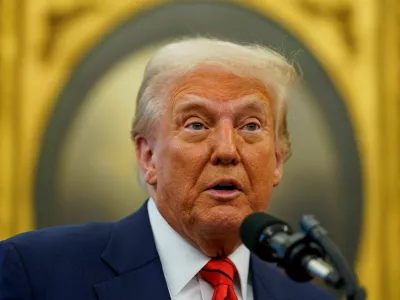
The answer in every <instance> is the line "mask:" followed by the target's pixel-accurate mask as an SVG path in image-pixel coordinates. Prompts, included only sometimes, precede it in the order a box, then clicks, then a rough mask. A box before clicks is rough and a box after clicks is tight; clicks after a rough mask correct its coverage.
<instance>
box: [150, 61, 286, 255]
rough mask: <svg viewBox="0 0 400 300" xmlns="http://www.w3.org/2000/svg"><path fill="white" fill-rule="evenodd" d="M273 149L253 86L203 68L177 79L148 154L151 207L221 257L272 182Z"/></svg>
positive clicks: (277, 174) (265, 104)
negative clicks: (149, 154) (154, 204)
mask: <svg viewBox="0 0 400 300" xmlns="http://www.w3.org/2000/svg"><path fill="white" fill-rule="evenodd" d="M275 146H276V145H275V135H274V120H273V102H272V101H271V99H269V97H268V95H267V93H266V92H265V91H264V90H263V88H262V85H261V84H260V83H259V82H258V81H256V80H250V79H246V78H241V77H238V76H236V75H233V74H230V73H226V72H222V71H218V70H215V69H207V68H203V69H198V70H197V71H195V72H193V73H192V74H191V75H189V76H186V77H184V78H181V80H180V81H179V82H178V83H177V84H176V85H175V86H174V88H173V90H172V92H171V95H170V99H169V101H168V103H167V105H166V111H165V113H164V115H163V117H162V118H161V119H160V120H159V125H158V132H157V133H156V135H155V140H154V144H153V146H152V150H151V152H152V155H151V156H152V163H151V168H153V169H152V170H153V173H152V174H153V177H152V180H150V181H149V180H148V182H150V183H151V184H152V185H153V186H154V187H155V194H154V195H152V196H153V198H154V200H155V202H156V204H157V207H158V209H159V210H160V212H161V214H162V215H163V216H164V218H165V219H166V220H167V222H168V223H169V224H170V225H171V226H172V227H173V228H174V229H175V230H176V231H177V232H178V233H180V234H181V235H182V236H184V237H186V238H187V239H188V240H190V241H191V242H193V243H194V244H196V245H197V246H198V247H199V248H201V249H202V250H203V252H205V253H206V254H209V255H210V256H215V255H223V254H229V252H232V251H233V250H234V248H235V247H237V246H238V244H239V243H240V242H239V241H240V240H239V227H240V224H241V222H242V221H243V219H244V218H245V217H246V216H247V215H249V214H250V213H252V212H255V211H264V210H265V209H266V207H267V204H268V202H269V198H270V194H271V190H272V188H273V187H274V186H276V185H278V184H279V182H280V179H281V174H282V164H283V157H282V155H281V154H280V152H279V151H278V152H277V151H276V148H275ZM227 252H228V253H227Z"/></svg>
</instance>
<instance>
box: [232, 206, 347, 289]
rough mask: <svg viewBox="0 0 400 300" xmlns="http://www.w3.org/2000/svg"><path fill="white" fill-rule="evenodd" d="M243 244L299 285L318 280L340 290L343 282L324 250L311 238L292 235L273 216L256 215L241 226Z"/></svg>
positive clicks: (287, 228) (250, 216)
mask: <svg viewBox="0 0 400 300" xmlns="http://www.w3.org/2000/svg"><path fill="white" fill-rule="evenodd" d="M240 236H241V239H242V242H243V244H244V245H245V246H246V247H247V248H249V250H250V251H251V252H253V253H255V254H256V255H257V256H258V257H260V258H261V259H263V260H265V261H268V262H274V263H277V264H278V266H279V267H281V268H283V269H284V270H285V272H286V274H287V275H288V276H289V277H290V278H291V279H293V280H295V281H297V282H305V281H309V280H311V279H313V278H314V277H318V278H321V279H323V280H324V281H325V282H326V283H327V284H328V285H330V286H333V287H335V288H340V287H341V286H342V285H343V281H342V278H341V276H340V275H339V274H338V272H337V271H336V270H335V269H334V268H333V267H332V266H331V265H330V264H329V263H327V262H326V261H325V260H324V258H325V256H326V255H325V251H324V250H323V249H322V248H321V247H320V246H319V245H318V244H317V243H315V242H314V241H313V240H311V239H310V238H309V237H308V236H306V235H304V234H302V233H293V231H292V229H291V228H290V226H289V225H288V224H287V223H285V222H284V221H282V220H279V219H277V218H275V217H273V216H271V215H268V214H265V213H261V212H256V213H253V214H251V215H249V216H248V217H247V218H245V220H244V221H243V223H242V225H241V227H240Z"/></svg>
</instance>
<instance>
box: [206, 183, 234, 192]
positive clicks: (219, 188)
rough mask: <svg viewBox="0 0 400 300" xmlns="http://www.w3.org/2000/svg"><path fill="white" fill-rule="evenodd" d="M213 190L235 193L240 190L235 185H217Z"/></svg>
mask: <svg viewBox="0 0 400 300" xmlns="http://www.w3.org/2000/svg"><path fill="white" fill-rule="evenodd" d="M211 189H213V190H217V191H234V190H238V188H237V186H236V185H234V184H217V185H214V186H213V187H212V188H211Z"/></svg>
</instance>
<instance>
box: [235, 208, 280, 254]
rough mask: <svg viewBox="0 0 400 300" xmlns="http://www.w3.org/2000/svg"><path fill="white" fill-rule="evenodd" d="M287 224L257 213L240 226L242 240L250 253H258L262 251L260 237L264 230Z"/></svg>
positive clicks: (248, 217)
mask: <svg viewBox="0 0 400 300" xmlns="http://www.w3.org/2000/svg"><path fill="white" fill-rule="evenodd" d="M275 224H284V225H285V224H286V223H285V222H283V221H281V220H279V219H277V218H275V217H273V216H271V215H268V214H266V213H262V212H255V213H252V214H251V215H249V216H247V217H246V218H245V219H244V221H243V223H242V225H241V226H240V238H241V239H242V242H243V244H244V245H245V246H246V247H247V248H249V250H250V251H252V252H254V253H256V254H257V253H258V252H259V249H260V236H261V234H262V233H263V231H264V229H265V228H266V227H268V226H270V225H275Z"/></svg>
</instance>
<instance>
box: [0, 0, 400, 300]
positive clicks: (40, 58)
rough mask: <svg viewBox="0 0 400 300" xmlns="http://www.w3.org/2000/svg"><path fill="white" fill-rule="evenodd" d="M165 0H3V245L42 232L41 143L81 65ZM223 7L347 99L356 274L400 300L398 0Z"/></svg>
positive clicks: (380, 293)
mask: <svg viewBox="0 0 400 300" xmlns="http://www.w3.org/2000/svg"><path fill="white" fill-rule="evenodd" d="M161 2H167V1H150V0H136V1H115V0H103V1H91V0H85V1H82V0H79V1H78V0H52V1H48V0H34V1H33V0H19V1H17V0H0V97H1V98H0V170H1V171H0V239H3V238H7V237H9V236H12V235H14V234H17V233H19V232H23V231H27V230H31V229H33V228H34V213H33V203H32V201H33V199H32V191H33V182H34V174H35V167H36V163H37V159H38V152H39V149H40V143H41V138H42V135H43V132H44V128H45V124H46V122H47V120H48V118H49V115H50V112H51V109H52V107H53V105H54V104H55V103H54V102H55V101H56V99H57V95H58V94H59V91H60V90H61V88H62V86H63V85H64V83H65V81H66V79H67V78H68V76H69V74H70V73H71V72H72V71H73V69H74V66H75V65H76V63H77V61H78V60H79V58H80V57H82V55H83V54H84V53H85V52H86V51H87V50H88V49H89V48H90V47H91V46H93V45H94V43H95V42H96V41H98V40H99V39H101V38H102V36H104V34H106V33H107V32H108V31H109V30H111V29H112V28H113V27H114V26H116V25H117V24H119V23H120V22H122V21H123V20H124V19H126V18H128V17H130V16H132V15H134V14H135V13H139V12H140V11H143V10H146V9H150V8H151V7H153V6H155V5H158V4H159V3H161ZM225 2H234V3H237V4H238V5H244V6H247V7H250V8H251V9H254V10H256V11H258V12H260V13H262V14H264V15H265V16H267V17H269V18H272V19H274V20H276V21H277V22H279V23H280V24H282V25H283V26H284V27H285V28H287V30H288V31H289V32H292V33H293V34H294V35H295V36H297V37H298V38H299V39H300V40H301V41H303V43H304V44H306V45H307V46H308V48H309V49H310V51H311V52H312V53H313V54H314V55H315V57H317V59H319V61H320V62H321V64H322V65H323V67H324V68H325V70H326V71H327V72H328V74H329V75H330V77H331V78H332V80H333V81H334V84H335V85H336V87H337V88H338V90H339V92H340V93H341V94H342V97H343V99H344V100H345V101H346V106H347V108H348V110H349V112H350V117H351V120H352V123H353V125H354V129H355V134H356V138H357V142H358V146H359V149H360V156H361V163H362V170H363V174H362V176H363V186H364V196H365V198H364V207H365V210H364V216H363V217H364V220H363V234H362V238H361V240H362V244H361V245H360V251H359V259H358V273H359V275H360V278H361V280H362V282H363V284H364V285H365V286H367V290H368V292H369V299H400V285H399V284H398V283H397V281H398V279H399V278H400V259H399V257H398V255H397V252H398V251H399V250H400V202H399V198H400V190H399V189H400V188H399V184H400V161H399V155H398V153H399V152H400V123H399V118H398V115H399V112H400V104H399V102H400V90H399V85H398V83H399V82H400V30H399V28H398V25H397V23H398V20H399V19H400V2H399V1H398V0H385V1H382V0H364V1H352V0H282V1H275V0H247V1H245V0H242V1H241V0H237V1H234V0H230V1H229V0H226V1H225ZM316 29H318V30H316ZM63 41H74V42H73V43H67V44H65V42H63Z"/></svg>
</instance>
